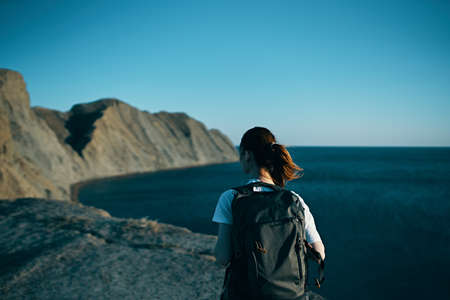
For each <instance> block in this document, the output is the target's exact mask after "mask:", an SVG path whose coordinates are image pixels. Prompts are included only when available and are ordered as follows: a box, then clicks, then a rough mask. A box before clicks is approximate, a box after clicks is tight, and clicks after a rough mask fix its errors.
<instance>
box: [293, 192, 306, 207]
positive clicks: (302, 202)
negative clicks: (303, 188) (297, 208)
mask: <svg viewBox="0 0 450 300" xmlns="http://www.w3.org/2000/svg"><path fill="white" fill-rule="evenodd" d="M289 191H290V192H291V193H292V194H293V195H294V196H296V197H297V199H298V200H299V202H300V204H301V205H302V206H303V208H304V209H309V207H308V205H306V203H305V201H304V200H303V198H302V197H301V196H300V195H299V194H297V193H296V192H294V191H293V190H289Z"/></svg>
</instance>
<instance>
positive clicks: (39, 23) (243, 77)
mask: <svg viewBox="0 0 450 300" xmlns="http://www.w3.org/2000/svg"><path fill="white" fill-rule="evenodd" d="M344 3H345V4H344ZM0 67H4V68H10V69H14V70H17V71H19V72H21V73H22V74H23V75H24V77H25V80H26V82H27V86H28V90H29V92H30V94H31V104H32V105H33V106H37V105H39V106H44V107H48V108H53V109H58V110H63V111H66V110H68V109H70V107H71V106H72V105H73V104H75V103H79V102H88V101H92V100H96V99H99V98H104V97H116V98H119V99H121V100H124V101H125V102H127V103H129V104H131V105H133V106H135V107H137V108H139V109H142V110H148V111H150V112H158V111H161V110H165V111H169V112H178V111H183V112H186V113H187V114H189V115H190V116H192V117H194V118H196V119H198V120H200V121H202V122H203V123H205V125H206V126H207V127H208V128H218V129H220V130H221V131H222V132H224V133H225V134H227V135H228V136H229V137H230V138H231V139H232V141H233V142H234V144H238V143H239V140H240V137H241V135H242V134H243V133H244V132H245V130H246V129H248V128H250V127H253V126H256V125H258V126H266V127H268V128H269V129H271V130H272V131H273V132H274V134H275V135H276V136H277V137H278V140H279V142H281V143H284V144H287V145H339V146H341V145H361V146H366V145H369V146H383V145H386V146H450V2H449V1H438V0H427V1H370V3H369V1H300V0H297V1H261V0H260V1H95V0H90V1H19V0H17V1H16V0H6V1H5V0H2V1H0Z"/></svg>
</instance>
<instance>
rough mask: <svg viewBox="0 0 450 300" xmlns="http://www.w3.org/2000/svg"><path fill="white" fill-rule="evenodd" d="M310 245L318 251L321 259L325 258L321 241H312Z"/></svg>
mask: <svg viewBox="0 0 450 300" xmlns="http://www.w3.org/2000/svg"><path fill="white" fill-rule="evenodd" d="M311 246H312V247H313V249H314V250H316V251H317V252H319V253H320V256H321V257H322V260H325V246H324V245H323V243H322V241H318V242H314V243H312V244H311Z"/></svg>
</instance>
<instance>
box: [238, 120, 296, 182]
mask: <svg viewBox="0 0 450 300" xmlns="http://www.w3.org/2000/svg"><path fill="white" fill-rule="evenodd" d="M239 149H240V152H241V153H240V154H241V157H242V155H243V154H244V153H245V151H247V152H249V153H251V154H250V155H251V156H252V158H253V159H254V162H255V163H256V165H257V167H258V168H263V169H266V170H267V171H268V172H269V174H270V176H271V177H272V180H273V182H274V183H275V184H276V185H279V186H281V187H284V186H285V185H286V182H287V181H289V180H292V179H296V178H299V177H300V176H299V175H297V173H298V172H301V171H303V169H302V168H300V167H299V166H297V165H296V164H295V163H294V162H293V161H292V158H291V155H290V154H289V152H288V151H287V149H286V147H284V146H283V145H280V144H278V143H277V142H276V139H275V136H274V135H273V134H272V132H270V130H268V129H267V128H264V127H253V128H252V129H249V130H247V132H245V133H244V135H243V136H242V139H241V143H240V145H239ZM243 167H244V168H245V165H243Z"/></svg>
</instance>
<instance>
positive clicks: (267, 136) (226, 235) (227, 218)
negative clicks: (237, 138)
mask: <svg viewBox="0 0 450 300" xmlns="http://www.w3.org/2000/svg"><path fill="white" fill-rule="evenodd" d="M239 148H240V155H239V156H240V163H241V166H242V169H243V171H244V173H246V174H248V175H249V177H250V179H249V180H248V182H247V183H252V182H256V181H262V182H265V183H269V184H273V185H278V186H280V187H284V186H285V184H286V182H287V181H289V180H292V179H296V178H299V177H300V176H298V175H297V174H296V173H297V172H298V171H302V170H303V169H301V168H300V167H298V166H297V165H296V164H294V162H293V161H292V159H291V156H290V155H289V152H288V151H287V149H286V148H285V147H284V146H283V145H280V144H277V143H276V140H275V137H274V135H273V134H272V133H271V132H270V131H269V130H268V129H267V128H264V127H254V128H252V129H249V130H248V131H247V132H246V133H245V134H244V135H243V137H242V139H241V143H240V147H239ZM270 190H271V189H270V188H269V187H258V186H257V187H254V191H257V192H264V191H270ZM291 192H292V193H293V194H294V195H296V196H297V197H298V198H299V200H300V203H301V205H302V206H303V208H304V214H305V233H306V241H307V242H308V243H309V245H310V246H311V247H312V248H313V249H315V250H316V251H317V252H319V253H320V255H321V257H322V259H325V248H324V246H323V243H322V240H321V238H320V235H319V233H318V232H317V230H316V226H315V223H314V218H313V216H312V215H311V212H310V211H309V208H308V206H307V205H306V204H305V202H304V201H303V199H302V198H301V197H300V196H299V195H298V194H296V193H295V192H293V191H291ZM235 193H236V191H235V190H233V189H229V190H227V191H225V192H224V193H222V195H221V196H220V198H219V201H218V203H217V206H216V209H215V212H214V216H213V219H212V221H213V222H216V223H218V224H219V230H218V240H217V244H216V247H215V250H214V254H215V256H216V261H217V262H218V263H219V264H221V265H223V266H227V265H228V263H229V262H230V260H231V256H232V251H231V242H230V241H231V224H232V223H233V216H232V212H231V202H232V201H233V198H234V196H235Z"/></svg>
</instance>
